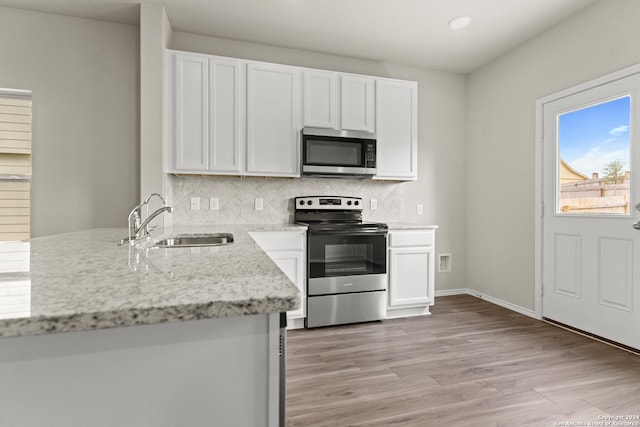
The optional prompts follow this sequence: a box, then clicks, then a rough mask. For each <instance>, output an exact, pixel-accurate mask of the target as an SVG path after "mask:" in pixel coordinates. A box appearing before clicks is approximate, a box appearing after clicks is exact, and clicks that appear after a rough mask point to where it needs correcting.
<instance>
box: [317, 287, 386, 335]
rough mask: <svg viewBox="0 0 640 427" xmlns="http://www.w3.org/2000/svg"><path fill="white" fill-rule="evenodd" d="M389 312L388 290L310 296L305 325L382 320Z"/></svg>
mask: <svg viewBox="0 0 640 427" xmlns="http://www.w3.org/2000/svg"><path fill="white" fill-rule="evenodd" d="M386 313H387V292H386V291H373V292H361V293H355V294H337V295H323V296H316V297H309V298H308V300H307V319H306V321H305V326H306V327H307V328H315V327H318V326H329V325H340V324H345V323H357V322H370V321H373V320H382V319H384V318H385V316H386Z"/></svg>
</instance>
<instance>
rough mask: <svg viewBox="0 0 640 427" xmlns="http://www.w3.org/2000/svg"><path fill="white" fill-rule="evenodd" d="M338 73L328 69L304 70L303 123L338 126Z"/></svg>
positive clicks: (307, 124)
mask: <svg viewBox="0 0 640 427" xmlns="http://www.w3.org/2000/svg"><path fill="white" fill-rule="evenodd" d="M337 86H338V74H337V73H332V72H330V71H318V70H305V71H304V94H303V98H304V125H305V126H310V127H319V128H330V129H337V128H338V114H337V111H336V110H337V108H338V102H337V98H336V95H337V92H338V91H337Z"/></svg>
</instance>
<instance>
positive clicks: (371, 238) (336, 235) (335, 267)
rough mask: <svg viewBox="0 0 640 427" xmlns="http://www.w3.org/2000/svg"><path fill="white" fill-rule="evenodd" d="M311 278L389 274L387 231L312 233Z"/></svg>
mask: <svg viewBox="0 0 640 427" xmlns="http://www.w3.org/2000/svg"><path fill="white" fill-rule="evenodd" d="M307 245H308V251H307V257H308V270H307V271H308V275H309V279H314V278H321V277H337V276H360V275H374V274H386V272H387V232H386V231H380V232H378V231H362V232H357V231H351V232H349V231H344V230H343V231H340V232H327V231H325V232H322V233H320V232H317V233H312V232H309V236H308V239H307Z"/></svg>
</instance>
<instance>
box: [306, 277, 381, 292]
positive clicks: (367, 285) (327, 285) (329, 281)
mask: <svg viewBox="0 0 640 427" xmlns="http://www.w3.org/2000/svg"><path fill="white" fill-rule="evenodd" d="M385 289H387V275H386V274H362V275H359V276H334V277H316V278H312V279H309V289H308V291H309V293H308V295H309V296H311V295H328V294H343V293H350V292H366V291H384V290H385Z"/></svg>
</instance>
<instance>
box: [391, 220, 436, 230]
mask: <svg viewBox="0 0 640 427" xmlns="http://www.w3.org/2000/svg"><path fill="white" fill-rule="evenodd" d="M387 225H388V226H389V230H425V229H426V230H436V229H437V228H438V226H437V225H432V224H410V223H407V222H389V223H387Z"/></svg>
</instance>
